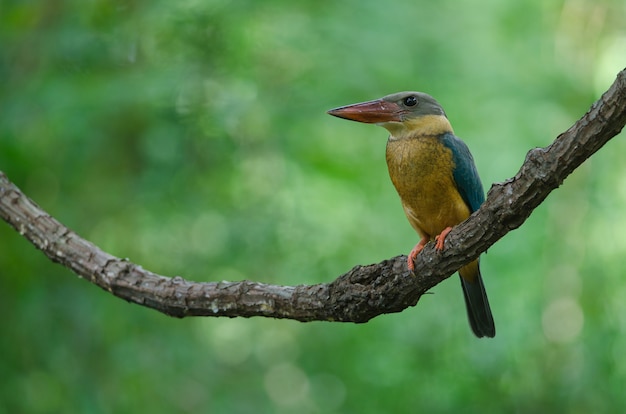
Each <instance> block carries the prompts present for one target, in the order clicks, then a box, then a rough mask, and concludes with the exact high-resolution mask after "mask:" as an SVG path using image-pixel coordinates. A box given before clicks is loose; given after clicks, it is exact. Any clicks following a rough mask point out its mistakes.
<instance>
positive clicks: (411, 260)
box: [406, 237, 428, 272]
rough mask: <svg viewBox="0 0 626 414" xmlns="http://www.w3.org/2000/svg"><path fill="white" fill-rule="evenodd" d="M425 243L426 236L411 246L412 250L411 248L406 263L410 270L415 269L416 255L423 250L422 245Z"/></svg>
mask: <svg viewBox="0 0 626 414" xmlns="http://www.w3.org/2000/svg"><path fill="white" fill-rule="evenodd" d="M426 243H428V238H426V237H425V238H422V239H421V240H420V241H419V243H417V244H416V245H415V247H414V248H413V250H411V253H409V257H408V259H407V263H406V266H407V267H408V268H409V270H410V271H411V272H412V271H414V270H415V263H414V262H415V258H417V255H418V254H419V253H420V252H421V251H422V250H424V246H426Z"/></svg>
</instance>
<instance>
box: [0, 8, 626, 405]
mask: <svg viewBox="0 0 626 414" xmlns="http://www.w3.org/2000/svg"><path fill="white" fill-rule="evenodd" d="M624 21H626V6H625V3H624V2H623V1H621V0H600V1H591V0H565V1H555V2H545V1H541V0H531V1H525V2H497V1H493V0H492V1H487V2H484V3H482V4H481V5H480V6H477V5H476V4H474V3H472V2H452V1H443V2H426V1H417V2H416V1H411V2H409V1H397V2H393V3H385V2H374V1H371V2H363V1H355V0H349V1H344V2H330V1H319V0H316V1H313V0H309V1H306V0H304V1H299V2H288V1H278V0H265V1H262V2H261V1H238V2H234V1H228V0H205V1H194V0H181V1H162V0H156V1H142V0H135V1H130V2H124V1H105V0H93V1H89V2H84V1H77V0H74V1H63V0H49V1H45V2H27V1H11V0H8V1H7V0H5V1H3V2H1V3H0V42H1V43H0V44H2V48H0V77H1V79H2V87H1V88H0V169H1V170H3V171H5V172H6V173H7V174H8V176H9V178H10V179H11V180H13V181H14V182H15V183H16V184H17V185H18V186H19V187H20V188H22V190H23V191H24V192H25V193H26V194H28V195H29V196H30V197H32V198H33V199H34V200H36V202H37V203H38V204H40V205H41V206H42V207H43V208H44V209H46V210H47V211H49V212H50V213H51V214H52V215H54V216H55V217H57V218H58V219H59V220H61V221H62V222H63V223H65V224H66V225H68V226H69V227H70V228H72V229H74V230H75V231H77V232H78V233H79V234H81V235H82V236H84V237H86V238H87V239H89V240H91V241H93V242H94V243H96V244H98V245H99V246H101V247H102V248H103V249H105V250H106V251H108V252H110V253H112V254H115V255H118V256H121V257H128V258H130V259H131V260H133V261H135V262H137V263H139V264H141V265H142V266H144V267H145V268H148V269H150V270H152V271H155V272H158V273H162V274H166V275H171V276H174V275H182V276H184V277H186V278H188V279H191V280H196V281H211V280H241V279H244V278H246V279H253V280H258V281H263V282H268V283H279V284H288V285H295V284H301V283H317V282H326V281H330V280H332V279H334V278H335V277H336V276H338V275H339V274H341V273H343V272H345V271H347V270H349V269H350V268H351V267H352V266H353V265H356V264H367V263H372V262H378V261H380V260H382V259H385V258H388V257H391V256H394V255H397V254H401V253H407V252H408V251H409V250H410V249H411V247H412V246H413V245H414V243H415V242H416V240H417V236H416V235H415V234H414V233H413V231H412V229H411V228H410V226H409V225H408V223H407V222H406V219H405V218H404V215H403V213H402V211H401V208H400V205H399V201H398V198H397V196H396V194H395V193H394V190H393V188H392V186H391V183H390V182H389V179H388V177H387V171H386V166H385V162H384V146H385V139H386V132H385V131H384V130H383V129H380V128H375V127H372V126H368V125H359V124H356V123H350V122H346V121H342V120H338V119H334V118H332V117H329V116H327V115H326V114H325V110H327V109H329V108H332V107H335V106H339V105H343V104H348V103H353V102H357V101H362V100H367V99H372V98H376V97H379V96H382V95H385V94H388V93H391V92H396V91H399V90H406V89H414V90H422V91H425V92H428V93H430V94H432V95H434V96H435V97H436V98H437V99H438V100H439V101H440V102H441V103H442V104H443V106H444V107H445V108H446V111H447V113H448V116H449V118H450V119H451V121H452V123H453V125H454V126H455V130H456V132H457V134H458V135H459V136H461V137H463V138H464V139H465V141H466V142H467V143H468V145H469V146H470V148H471V149H472V151H473V153H474V156H475V158H476V162H477V165H478V169H479V171H480V172H481V175H482V179H483V182H484V184H485V187H486V188H487V189H488V188H489V186H490V183H492V182H495V181H502V180H505V179H507V178H509V177H511V176H513V175H514V174H515V173H516V171H517V169H518V168H519V166H520V165H521V163H522V161H523V159H524V156H525V154H526V152H527V151H528V150H529V149H530V148H532V147H536V146H545V145H547V144H549V143H550V142H551V141H552V140H553V139H554V137H555V136H556V135H558V133H560V132H561V131H564V130H565V129H567V128H568V127H569V126H570V125H571V124H572V122H573V121H575V120H576V119H577V118H578V117H580V116H581V115H582V114H584V113H585V111H586V110H587V109H588V108H589V106H590V105H591V103H592V102H593V101H595V100H596V99H597V98H598V97H599V96H600V94H601V93H602V92H603V91H604V90H606V88H608V86H609V85H610V84H611V83H612V81H613V79H614V76H615V74H616V73H617V72H618V71H619V70H621V69H622V68H623V67H624V66H625V63H626V58H625V57H626V26H625V25H624ZM625 151H626V143H624V139H623V134H622V137H618V138H616V139H615V140H613V141H612V142H610V143H609V144H608V145H607V148H605V149H603V150H601V151H600V152H599V153H598V154H597V155H595V156H594V157H593V158H592V159H590V160H589V161H588V162H586V163H585V164H584V165H583V166H582V167H581V168H580V169H579V170H577V171H576V172H575V173H574V174H573V175H572V176H571V177H570V178H568V179H567V181H566V182H565V183H564V184H563V186H562V187H561V188H560V189H559V190H557V191H555V192H554V194H552V195H551V196H550V197H549V198H548V199H547V200H546V201H545V202H544V204H543V205H542V206H540V207H539V208H538V209H537V210H536V211H535V212H534V213H533V215H532V216H531V217H530V219H529V220H528V222H527V223H526V224H525V225H524V226H523V227H521V228H520V229H519V230H516V231H514V232H512V233H510V234H509V235H507V236H506V237H505V238H504V239H503V240H501V241H500V242H499V243H497V244H496V245H495V246H493V247H492V248H491V249H490V250H489V253H488V254H487V255H486V256H484V257H483V261H482V263H483V274H484V276H485V278H486V283H487V287H488V291H489V293H490V298H491V303H492V308H493V311H494V315H495V318H496V324H497V329H498V335H497V337H496V338H495V339H494V340H477V339H475V338H474V337H473V336H472V334H471V332H470V330H469V327H468V326H467V322H466V319H465V315H464V305H463V301H462V299H461V297H462V296H461V290H460V287H459V286H458V281H457V280H456V276H454V277H453V278H451V280H450V281H449V282H445V283H443V284H441V285H439V286H437V287H436V289H434V293H435V295H427V296H425V297H424V298H422V300H421V301H420V303H419V304H418V305H417V306H416V308H411V309H407V310H406V311H404V312H402V313H400V314H395V315H386V316H382V317H379V318H376V319H375V320H373V321H371V322H370V323H367V324H364V325H352V324H332V323H309V324H301V323H296V322H292V321H280V320H265V319H260V318H256V319H249V320H244V319H210V318H202V319H200V318H198V319H186V320H174V319H170V318H168V317H166V316H163V315H161V314H159V313H157V312H154V311H151V310H148V309H145V308H142V307H139V306H135V305H129V304H127V303H124V302H122V301H120V300H119V299H117V298H114V297H113V296H111V295H110V294H107V293H105V292H102V291H100V290H99V289H97V288H95V287H94V286H92V285H90V284H88V283H86V282H84V281H82V280H80V279H78V278H76V277H75V276H74V275H73V274H71V273H70V272H69V271H68V270H66V269H64V268H61V267H60V266H58V265H55V264H53V263H51V262H50V261H48V260H47V259H45V258H44V257H43V255H42V254H40V253H39V252H38V251H37V250H36V249H34V248H33V247H32V246H31V245H29V244H28V243H27V242H26V241H25V240H23V239H22V238H21V237H20V236H19V234H17V233H16V232H15V231H13V230H12V229H11V228H9V226H6V225H0V310H1V311H2V314H4V315H5V316H4V317H3V318H2V322H0V334H1V336H2V341H0V355H1V357H0V371H1V372H2V376H1V378H0V412H7V413H9V412H10V413H13V412H29V413H39V412H41V413H48V412H84V413H106V412H116V413H135V412H152V413H171V412H212V413H274V412H276V413H292V412H298V413H381V412H387V413H400V412H432V413H439V412H464V413H478V412H480V413H482V412H510V413H525V412H553V413H560V412H595V413H605V412H606V413H612V412H620V411H624V410H626V395H625V394H624V392H623V386H624V383H625V382H626V359H625V358H623V357H622V353H623V350H624V349H626V284H625V283H624V279H623V275H624V264H623V263H624V255H625V254H626V236H625V235H624V231H623V230H624V228H626V218H625V217H626V216H624V214H622V213H623V211H624V208H625V207H626V178H625V177H626V165H625V164H624V163H623V155H622V154H624V152H625Z"/></svg>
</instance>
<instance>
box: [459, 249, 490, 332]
mask: <svg viewBox="0 0 626 414" xmlns="http://www.w3.org/2000/svg"><path fill="white" fill-rule="evenodd" d="M459 275H460V276H461V285H462V286H463V296H464V297H465V306H466V308H467V317H468V319H469V323H470V326H471V327H472V331H474V335H476V336H477V337H479V338H482V337H483V336H487V337H489V338H493V337H494V336H496V325H495V323H494V322H493V316H492V315H491V308H490V307H489V300H488V299H487V292H486V291H485V285H484V284H483V279H482V277H481V276H480V267H479V265H478V260H476V261H474V262H472V263H470V264H468V265H466V266H464V267H462V268H461V269H460V270H459Z"/></svg>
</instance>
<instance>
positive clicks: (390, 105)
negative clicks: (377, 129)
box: [328, 99, 402, 124]
mask: <svg viewBox="0 0 626 414" xmlns="http://www.w3.org/2000/svg"><path fill="white" fill-rule="evenodd" d="M328 113H329V114H330V115H333V116H336V117H338V118H343V119H349V120H351V121H357V122H364V123H366V124H378V123H384V122H391V121H395V122H402V118H401V115H402V108H400V106H399V105H398V104H396V103H394V102H387V101H384V100H382V99H376V100H374V101H368V102H362V103H357V104H353V105H346V106H342V107H339V108H335V109H331V110H330V111H328Z"/></svg>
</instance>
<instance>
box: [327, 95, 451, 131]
mask: <svg viewBox="0 0 626 414" xmlns="http://www.w3.org/2000/svg"><path fill="white" fill-rule="evenodd" d="M328 113H329V114H330V115H333V116H336V117H339V118H344V119H349V120H351V121H357V122H364V123H367V124H376V125H380V126H382V127H384V128H386V129H387V130H388V131H389V132H390V133H391V136H392V137H395V138H402V137H405V136H409V135H412V134H415V133H418V134H421V135H439V134H442V133H444V132H452V126H450V122H449V121H448V118H447V117H446V113H445V112H444V110H443V108H442V107H441V105H439V102H437V101H436V100H435V98H433V97H432V96H430V95H427V94H425V93H423V92H398V93H394V94H391V95H387V96H385V97H382V98H380V99H375V100H373V101H367V102H362V103H357V104H353V105H346V106H342V107H339V108H335V109H331V110H330V111H328Z"/></svg>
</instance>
